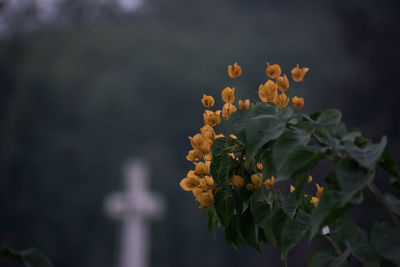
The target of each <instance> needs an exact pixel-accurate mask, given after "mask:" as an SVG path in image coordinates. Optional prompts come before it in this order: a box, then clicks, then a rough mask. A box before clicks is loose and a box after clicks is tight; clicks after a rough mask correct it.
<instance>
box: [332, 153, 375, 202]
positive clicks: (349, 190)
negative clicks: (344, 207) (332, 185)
mask: <svg viewBox="0 0 400 267" xmlns="http://www.w3.org/2000/svg"><path fill="white" fill-rule="evenodd" d="M335 174H336V178H337V181H338V183H339V186H340V188H341V192H342V193H343V197H344V199H345V200H346V201H349V200H350V199H351V198H352V197H353V196H354V195H355V194H356V193H358V192H359V191H361V190H362V189H363V188H364V187H365V186H366V185H368V184H369V183H370V182H371V181H372V180H373V178H374V173H373V172H372V173H371V172H368V171H367V170H366V169H364V168H361V167H360V166H359V165H358V164H357V162H355V161H353V160H351V159H348V158H345V159H343V160H341V161H339V162H338V163H337V165H336V167H335Z"/></svg>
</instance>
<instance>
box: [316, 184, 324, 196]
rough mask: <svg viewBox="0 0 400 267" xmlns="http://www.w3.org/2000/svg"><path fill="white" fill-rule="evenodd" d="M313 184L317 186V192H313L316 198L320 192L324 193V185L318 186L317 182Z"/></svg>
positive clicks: (320, 194)
mask: <svg viewBox="0 0 400 267" xmlns="http://www.w3.org/2000/svg"><path fill="white" fill-rule="evenodd" d="M315 186H316V187H317V192H316V193H315V196H316V197H317V198H321V197H322V194H323V193H324V187H323V186H320V185H319V184H317V183H315Z"/></svg>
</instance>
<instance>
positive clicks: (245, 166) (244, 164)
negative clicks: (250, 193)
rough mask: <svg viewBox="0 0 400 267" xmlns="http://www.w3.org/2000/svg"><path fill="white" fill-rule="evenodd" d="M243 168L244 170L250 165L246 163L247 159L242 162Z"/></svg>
mask: <svg viewBox="0 0 400 267" xmlns="http://www.w3.org/2000/svg"><path fill="white" fill-rule="evenodd" d="M243 168H245V169H246V170H248V169H249V168H250V167H249V163H247V161H246V160H245V161H244V163H243Z"/></svg>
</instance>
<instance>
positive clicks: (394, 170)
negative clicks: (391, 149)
mask: <svg viewBox="0 0 400 267" xmlns="http://www.w3.org/2000/svg"><path fill="white" fill-rule="evenodd" d="M379 167H381V168H382V169H384V170H385V171H387V172H388V173H390V174H391V175H393V176H394V177H396V178H398V179H397V181H398V182H397V183H399V184H400V172H399V167H398V165H397V161H396V160H395V159H394V158H393V157H392V155H390V154H389V153H388V152H386V151H384V152H383V153H382V157H381V159H380V160H379Z"/></svg>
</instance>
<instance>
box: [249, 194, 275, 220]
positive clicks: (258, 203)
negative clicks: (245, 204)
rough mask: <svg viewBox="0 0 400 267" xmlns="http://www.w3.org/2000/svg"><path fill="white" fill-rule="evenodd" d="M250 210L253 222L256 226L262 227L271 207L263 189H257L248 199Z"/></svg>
mask: <svg viewBox="0 0 400 267" xmlns="http://www.w3.org/2000/svg"><path fill="white" fill-rule="evenodd" d="M250 210H251V213H252V214H253V218H254V222H255V223H256V224H257V225H258V226H260V227H264V226H265V225H266V223H267V220H268V218H269V215H270V213H271V206H270V204H269V203H268V199H267V195H266V194H265V192H264V190H263V188H261V187H260V188H258V189H257V190H256V191H255V192H254V193H253V194H252V196H251V197H250Z"/></svg>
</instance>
